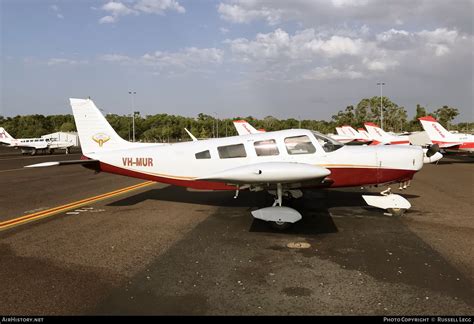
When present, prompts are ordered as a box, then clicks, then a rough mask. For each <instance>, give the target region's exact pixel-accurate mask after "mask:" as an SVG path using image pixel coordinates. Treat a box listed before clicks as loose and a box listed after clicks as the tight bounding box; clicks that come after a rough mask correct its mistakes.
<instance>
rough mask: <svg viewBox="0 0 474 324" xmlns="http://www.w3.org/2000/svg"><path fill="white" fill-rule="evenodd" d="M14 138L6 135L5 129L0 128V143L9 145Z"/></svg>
mask: <svg viewBox="0 0 474 324" xmlns="http://www.w3.org/2000/svg"><path fill="white" fill-rule="evenodd" d="M13 140H14V138H13V137H12V136H11V135H10V134H8V132H7V131H6V130H5V128H3V127H0V143H3V144H11V143H12V141H13Z"/></svg>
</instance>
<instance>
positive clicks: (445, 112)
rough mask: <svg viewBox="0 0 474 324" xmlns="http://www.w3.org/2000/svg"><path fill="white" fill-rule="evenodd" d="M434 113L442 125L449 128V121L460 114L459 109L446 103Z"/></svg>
mask: <svg viewBox="0 0 474 324" xmlns="http://www.w3.org/2000/svg"><path fill="white" fill-rule="evenodd" d="M433 114H434V115H435V117H436V119H437V120H438V121H439V123H440V124H441V125H443V126H444V127H446V128H447V129H449V123H450V122H451V121H452V120H453V119H454V118H456V116H457V115H459V110H458V109H457V108H452V107H449V106H446V105H444V106H443V107H442V108H439V109H437V110H435V112H434V113H433Z"/></svg>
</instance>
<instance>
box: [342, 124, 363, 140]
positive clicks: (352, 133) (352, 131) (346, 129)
mask: <svg viewBox="0 0 474 324" xmlns="http://www.w3.org/2000/svg"><path fill="white" fill-rule="evenodd" d="M342 130H343V131H344V132H346V134H347V135H350V136H352V137H354V138H359V133H357V132H356V130H355V129H354V128H352V126H342Z"/></svg>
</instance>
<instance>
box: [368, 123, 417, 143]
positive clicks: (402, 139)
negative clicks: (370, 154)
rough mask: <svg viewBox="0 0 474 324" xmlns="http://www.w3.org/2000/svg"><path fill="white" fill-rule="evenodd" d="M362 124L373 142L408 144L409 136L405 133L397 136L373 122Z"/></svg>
mask: <svg viewBox="0 0 474 324" xmlns="http://www.w3.org/2000/svg"><path fill="white" fill-rule="evenodd" d="M364 126H365V128H366V129H367V132H368V133H369V136H370V137H371V138H372V140H373V141H374V144H391V145H410V138H409V137H408V136H406V135H403V136H397V135H392V134H389V133H387V132H385V131H384V130H383V129H382V128H380V127H379V126H377V125H376V124H374V123H369V122H367V123H364Z"/></svg>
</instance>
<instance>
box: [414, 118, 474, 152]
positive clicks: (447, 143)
mask: <svg viewBox="0 0 474 324" xmlns="http://www.w3.org/2000/svg"><path fill="white" fill-rule="evenodd" d="M418 119H419V120H420V122H421V126H422V127H423V129H424V130H425V131H426V133H427V134H428V137H429V138H430V140H431V142H433V143H434V144H438V145H439V147H440V148H442V149H448V150H453V151H457V152H468V153H473V152H474V135H470V134H459V133H451V132H449V131H448V130H447V129H446V128H444V127H443V126H442V125H441V124H440V123H438V121H437V120H436V119H434V118H433V117H431V116H426V117H421V118H418Z"/></svg>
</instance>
